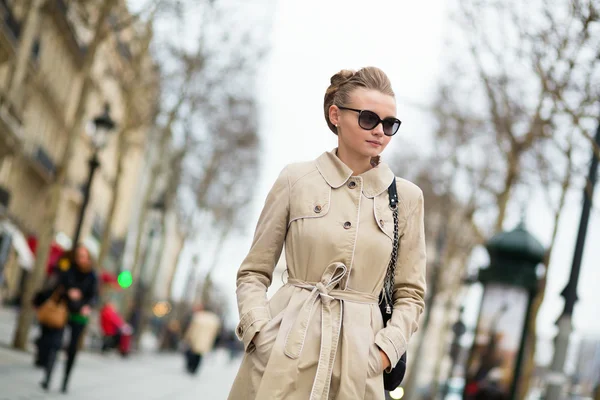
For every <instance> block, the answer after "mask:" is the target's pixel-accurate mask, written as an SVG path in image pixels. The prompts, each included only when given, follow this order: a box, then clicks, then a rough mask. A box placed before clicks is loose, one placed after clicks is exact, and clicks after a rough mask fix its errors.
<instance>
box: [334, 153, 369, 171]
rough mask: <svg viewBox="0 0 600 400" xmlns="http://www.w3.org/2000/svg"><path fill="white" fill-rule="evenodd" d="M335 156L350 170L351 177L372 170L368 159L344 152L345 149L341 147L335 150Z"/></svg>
mask: <svg viewBox="0 0 600 400" xmlns="http://www.w3.org/2000/svg"><path fill="white" fill-rule="evenodd" d="M337 156H338V158H339V159H340V160H342V162H343V163H344V164H346V166H348V168H350V169H351V170H352V175H353V176H357V175H360V174H362V173H364V172H367V171H368V170H370V169H371V168H373V166H372V165H371V158H370V157H366V158H365V157H363V156H358V155H357V154H354V153H352V152H349V151H346V149H344V148H343V147H341V146H340V147H338V149H337Z"/></svg>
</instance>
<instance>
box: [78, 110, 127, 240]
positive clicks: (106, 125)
mask: <svg viewBox="0 0 600 400" xmlns="http://www.w3.org/2000/svg"><path fill="white" fill-rule="evenodd" d="M93 123H94V130H93V132H92V133H91V135H90V136H91V143H92V147H93V150H94V152H93V154H92V157H91V158H90V159H89V161H88V165H89V167H90V169H89V174H88V179H87V182H86V184H85V188H84V191H83V202H82V204H81V209H80V210H79V218H78V220H77V227H76V228H75V236H74V237H73V246H72V248H73V249H75V248H76V247H77V244H78V243H79V237H80V235H81V226H82V225H83V218H84V217H85V210H86V208H87V205H88V203H89V201H90V189H91V187H92V181H93V179H94V174H95V173H96V169H98V167H99V166H100V160H99V159H98V152H99V151H100V150H102V149H103V148H104V147H105V146H106V144H107V142H108V135H109V134H110V133H111V132H112V131H113V130H114V128H115V126H116V124H115V122H114V121H113V120H112V118H111V117H110V106H109V105H108V104H105V105H104V112H103V113H102V114H101V115H99V116H97V117H96V118H94V120H93Z"/></svg>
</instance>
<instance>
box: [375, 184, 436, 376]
mask: <svg viewBox="0 0 600 400" xmlns="http://www.w3.org/2000/svg"><path fill="white" fill-rule="evenodd" d="M424 225H425V224H424V203H423V192H421V190H420V189H419V196H418V199H417V201H416V204H414V205H413V206H412V209H410V210H409V212H408V216H407V221H406V228H405V230H404V234H403V235H402V237H401V238H400V251H399V254H398V263H397V264H396V275H395V281H394V311H393V312H392V318H391V319H390V321H389V322H388V324H387V327H385V328H383V329H382V330H381V331H379V332H378V333H377V335H376V338H375V344H376V345H377V346H379V348H380V349H381V350H383V351H384V352H385V354H386V355H387V356H388V358H389V359H390V362H391V366H392V368H393V367H394V366H396V364H397V363H398V361H399V360H400V357H401V356H402V355H403V354H404V353H405V352H406V350H407V348H408V342H409V340H410V338H411V336H412V335H413V333H415V332H416V331H417V328H418V323H419V317H420V316H421V314H422V313H423V309H424V308H425V290H426V283H425V276H426V264H427V257H426V253H425V227H424Z"/></svg>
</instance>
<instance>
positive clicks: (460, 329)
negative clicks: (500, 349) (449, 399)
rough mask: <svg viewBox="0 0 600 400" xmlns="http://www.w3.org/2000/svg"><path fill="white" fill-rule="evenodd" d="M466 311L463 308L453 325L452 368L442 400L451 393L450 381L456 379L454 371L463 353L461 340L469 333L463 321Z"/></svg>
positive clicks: (462, 307)
mask: <svg viewBox="0 0 600 400" xmlns="http://www.w3.org/2000/svg"><path fill="white" fill-rule="evenodd" d="M464 310H465V308H464V306H461V307H460V310H459V314H458V319H457V320H456V322H455V323H454V325H452V333H454V338H453V340H452V344H451V345H450V359H451V360H452V364H451V366H450V373H449V374H448V379H447V380H446V383H445V384H444V388H443V389H442V400H443V399H445V398H446V396H448V392H449V391H450V379H451V378H452V377H454V371H455V370H456V366H457V364H458V359H459V357H460V353H461V346H460V339H461V338H462V336H463V335H464V334H465V333H466V332H467V327H466V326H465V323H464V322H463V321H462V317H463V312H464Z"/></svg>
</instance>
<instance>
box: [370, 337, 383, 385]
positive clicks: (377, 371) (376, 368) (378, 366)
mask: <svg viewBox="0 0 600 400" xmlns="http://www.w3.org/2000/svg"><path fill="white" fill-rule="evenodd" d="M382 373H383V362H382V361H381V354H379V347H377V345H376V344H375V343H373V344H372V345H371V347H370V348H369V364H368V370H367V377H369V378H371V377H373V376H378V375H381V374H382Z"/></svg>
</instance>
